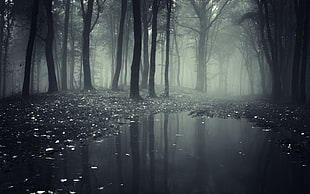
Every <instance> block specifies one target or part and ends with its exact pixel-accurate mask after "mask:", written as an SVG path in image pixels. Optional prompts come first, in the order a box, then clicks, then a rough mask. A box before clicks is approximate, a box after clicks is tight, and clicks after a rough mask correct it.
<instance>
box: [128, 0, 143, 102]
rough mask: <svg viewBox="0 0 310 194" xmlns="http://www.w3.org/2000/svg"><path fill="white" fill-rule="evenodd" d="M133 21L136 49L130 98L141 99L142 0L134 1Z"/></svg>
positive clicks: (132, 66)
mask: <svg viewBox="0 0 310 194" xmlns="http://www.w3.org/2000/svg"><path fill="white" fill-rule="evenodd" d="M132 3H133V19H134V49H133V59H132V64H131V78H130V97H131V98H134V99H140V98H141V97H140V94H139V71H140V60H141V46H142V45H141V39H142V37H141V35H142V33H141V14H140V11H141V9H140V0H133V2H132Z"/></svg>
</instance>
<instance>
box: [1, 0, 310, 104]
mask: <svg viewBox="0 0 310 194" xmlns="http://www.w3.org/2000/svg"><path fill="white" fill-rule="evenodd" d="M309 8H310V7H309V2H308V1H307V0H31V1H24V0H1V1H0V67H1V68H0V78H1V79H0V96H1V98H5V97H8V96H13V95H23V96H29V95H31V94H35V93H42V92H49V93H52V92H57V91H66V90H93V89H102V88H111V89H112V90H116V91H117V90H124V89H125V90H126V89H129V95H130V97H132V98H140V93H139V90H140V89H147V92H148V95H149V96H151V97H155V96H158V95H160V94H162V95H164V96H169V87H186V88H194V89H196V90H197V91H200V92H204V93H205V94H206V95H207V96H215V97H232V96H242V95H250V96H257V95H259V96H267V97H270V98H272V99H274V100H277V101H289V102H293V103H300V104H306V103H307V102H309V89H310V84H309V56H310V53H309V52H310V51H309V49H308V45H309ZM157 90H158V91H157Z"/></svg>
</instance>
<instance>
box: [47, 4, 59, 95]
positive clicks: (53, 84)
mask: <svg viewBox="0 0 310 194" xmlns="http://www.w3.org/2000/svg"><path fill="white" fill-rule="evenodd" d="M44 2H45V10H46V14H47V36H46V40H45V56H46V63H47V70H48V84H49V85H48V93H52V92H56V91H58V87H57V80H56V74H55V64H54V57H53V42H54V26H53V25H54V23H53V14H52V2H53V0H46V1H44Z"/></svg>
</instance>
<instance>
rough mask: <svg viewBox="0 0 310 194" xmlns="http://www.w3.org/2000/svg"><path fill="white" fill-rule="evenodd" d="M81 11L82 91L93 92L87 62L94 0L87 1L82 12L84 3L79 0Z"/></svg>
mask: <svg viewBox="0 0 310 194" xmlns="http://www.w3.org/2000/svg"><path fill="white" fill-rule="evenodd" d="M81 5H82V11H83V23H84V27H83V48H82V52H83V71H84V90H93V89H94V88H93V85H92V83H91V73H90V60H89V53H90V52H89V50H90V49H89V46H90V32H91V22H92V15H93V5H94V0H89V1H88V3H87V10H84V8H83V7H84V2H83V0H81Z"/></svg>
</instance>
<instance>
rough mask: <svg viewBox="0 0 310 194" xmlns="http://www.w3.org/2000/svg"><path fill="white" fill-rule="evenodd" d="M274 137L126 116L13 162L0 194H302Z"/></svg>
mask: <svg viewBox="0 0 310 194" xmlns="http://www.w3.org/2000/svg"><path fill="white" fill-rule="evenodd" d="M281 136H282V134H281V133H279V132H275V131H273V130H271V131H270V130H263V129H261V128H257V127H252V124H251V123H249V122H248V121H246V120H243V119H241V120H236V119H219V118H202V117H199V118H191V117H189V116H187V114H186V113H178V114H158V115H150V116H145V117H140V118H132V119H128V120H125V123H124V124H123V125H122V126H121V128H120V129H119V132H118V135H115V136H111V137H108V138H97V139H95V140H91V141H90V142H88V143H78V144H74V143H72V145H67V146H66V147H64V148H63V149H62V150H61V151H60V152H52V153H51V154H50V155H48V156H45V157H34V158H32V159H25V160H22V161H20V162H19V163H18V164H17V165H16V166H14V167H12V169H11V170H10V171H8V172H5V173H3V174H1V175H0V181H1V187H0V189H1V190H0V193H44V192H46V193H48V192H49V193H107V194H109V193H111V194H112V193H124V194H126V193H134V194H138V193H141V194H146V193H151V194H155V193H167V194H168V193H170V194H183V193H184V194H196V193H201V194H226V193H227V194H256V193H257V194H265V193H266V194H267V193H268V194H269V193H274V194H277V193H281V194H286V193H287V194H289V193H290V194H291V193H296V194H297V193H298V194H299V193H300V194H302V193H310V188H309V184H308V183H309V180H310V170H309V167H308V166H306V165H305V164H301V163H299V162H297V161H294V160H293V159H292V158H291V157H290V155H289V154H288V153H289V152H288V153H284V152H283V148H282V147H281V146H280V145H279V144H278V142H279V139H280V137H281ZM48 151H50V150H48Z"/></svg>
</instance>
